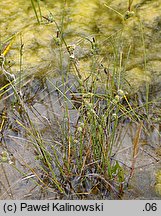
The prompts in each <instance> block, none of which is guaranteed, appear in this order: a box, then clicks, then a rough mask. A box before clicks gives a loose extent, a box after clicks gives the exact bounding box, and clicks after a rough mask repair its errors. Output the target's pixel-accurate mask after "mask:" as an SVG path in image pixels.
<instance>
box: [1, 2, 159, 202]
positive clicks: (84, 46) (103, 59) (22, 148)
mask: <svg viewBox="0 0 161 216" xmlns="http://www.w3.org/2000/svg"><path fill="white" fill-rule="evenodd" d="M127 2H128V1H126V0H122V1H121V0H116V1H110V0H109V1H104V0H91V1H90V0H83V1H81V3H80V1H78V0H73V1H71V0H70V1H68V0H67V1H63V0H62V1H60V0H58V1H52V0H46V1H40V7H41V12H42V15H43V17H42V20H41V19H40V16H39V14H38V16H39V19H40V21H41V22H42V24H41V25H40V24H38V22H37V19H36V17H35V14H34V11H33V8H32V6H31V2H30V1H23V0H12V1H11V0H1V2H0V12H1V17H0V42H1V43H2V45H3V46H2V52H3V50H5V47H6V46H7V45H8V44H9V43H10V47H9V49H8V51H7V54H6V62H7V66H8V71H10V73H14V74H16V76H17V77H19V76H20V75H21V76H22V77H25V78H24V81H23V82H24V83H25V82H28V81H26V80H29V82H28V83H29V85H27V87H26V90H24V92H25V94H24V97H26V101H27V100H28V96H30V98H32V99H31V100H32V102H31V101H30V100H28V101H27V106H26V110H27V113H28V114H29V116H30V118H31V119H32V120H33V121H34V122H35V125H36V126H37V127H38V128H39V130H40V131H41V133H42V134H43V135H44V139H45V140H46V142H48V143H50V142H53V137H52V136H53V133H54V131H56V133H55V134H54V136H55V139H56V141H57V142H58V140H59V136H58V137H57V134H58V133H57V131H58V125H57V123H56V122H59V121H60V122H61V121H62V119H63V115H64V109H63V106H62V103H63V102H62V101H63V100H62V101H60V95H58V93H57V92H56V91H55V90H53V86H57V83H61V80H60V78H59V76H60V75H62V74H67V73H69V72H71V73H72V72H73V70H72V69H71V68H70V60H71V56H70V55H69V53H68V52H67V49H66V47H65V46H64V45H62V44H60V43H61V41H60V35H61V34H63V38H64V40H65V41H66V44H67V45H70V46H72V47H74V52H73V55H74V56H73V58H74V59H75V60H76V61H77V64H78V67H79V71H80V73H81V75H82V76H83V77H87V76H88V75H89V74H90V73H91V71H90V65H91V49H92V44H93V43H94V44H95V45H96V48H97V49H96V51H97V52H98V60H97V61H98V64H99V65H103V66H104V67H106V68H108V70H109V72H110V73H111V74H112V73H113V70H114V68H115V71H116V72H117V73H120V74H121V79H122V80H121V81H122V83H123V86H124V88H125V89H126V91H130V93H131V92H137V91H138V89H141V90H142V89H144V84H145V83H146V82H147V83H148V84H150V92H151V99H156V98H157V99H158V98H160V97H161V85H160V83H161V72H160V68H161V54H160V49H161V18H160V17H161V11H160V7H161V4H160V2H159V1H157V0H156V1H155V0H153V1H146V0H136V1H134V3H133V5H132V9H131V10H132V11H134V15H133V16H132V17H131V18H128V19H126V16H127V15H126V12H127V10H128V3H127ZM35 6H36V9H37V11H38V6H37V4H36V3H35ZM11 37H12V39H11V40H7V39H9V38H11ZM32 75H34V76H37V77H44V76H45V77H50V79H51V80H52V83H53V85H51V83H50V82H47V83H45V86H43V85H44V83H43V84H41V83H40V82H39V81H36V79H35V80H34V79H33V77H32ZM26 77H27V79H26ZM55 77H56V78H55ZM73 79H74V78H71V83H73ZM127 83H128V84H127ZM41 85H42V86H41ZM0 86H1V85H0ZM39 87H40V88H39ZM24 88H25V87H24ZM39 91H40V93H37V92H39ZM144 92H145V91H144V90H142V94H144ZM139 95H140V94H139ZM67 96H69V95H67ZM6 103H7V102H6ZM30 103H32V104H30ZM31 105H32V106H31ZM1 106H2V108H1V109H0V111H2V110H3V108H4V106H3V105H0V107H1ZM69 106H70V105H69ZM158 106H159V105H158ZM31 107H32V109H31ZM12 109H14V108H13V107H12ZM70 112H71V113H70V116H71V123H72V124H74V122H75V121H76V120H77V117H78V113H77V111H76V110H72V109H71V111H70ZM9 113H10V114H9V115H10V117H8V119H10V122H9V123H8V122H6V124H9V126H8V125H7V126H6V128H7V129H6V130H5V137H3V136H1V143H2V145H1V146H0V148H1V152H4V151H5V150H7V152H8V154H9V155H8V156H7V157H8V159H7V161H6V162H5V163H2V164H1V173H2V174H1V179H0V181H1V187H0V189H1V191H0V197H1V199H9V198H11V199H13V198H14V199H24V198H29V199H30V198H31V199H34V198H37V199H39V198H44V197H43V196H45V198H51V197H52V198H53V199H54V198H56V195H55V193H54V192H53V191H50V190H49V191H48V190H47V191H48V192H47V194H46V195H44V194H43V193H42V194H43V195H42V197H41V193H40V190H39V189H37V187H36V188H35V183H34V178H35V176H36V175H39V174H41V170H39V171H38V173H37V172H36V173H35V176H31V177H30V173H33V170H34V169H36V170H38V167H39V164H38V163H36V160H35V152H34V150H33V149H31V148H30V141H29V140H28V139H27V138H26V135H25V130H24V131H22V129H20V125H18V124H15V119H18V118H19V114H18V113H17V115H16V113H15V112H13V110H10V112H9ZM13 113H14V114H13ZM51 126H52V128H51ZM130 127H131V126H129V128H130ZM8 128H9V129H8ZM132 128H133V127H132ZM154 128H156V131H157V132H158V131H160V129H159V128H158V125H156V126H154ZM51 131H52V134H51ZM156 131H155V130H154V131H153V132H152V133H151V134H150V135H148V136H147V137H148V138H146V139H147V140H146V143H147V145H143V147H142V146H141V147H140V152H139V154H140V155H139V159H138V163H139V164H137V166H138V168H137V169H136V174H135V175H134V178H133V184H132V185H133V188H132V189H131V191H128V192H127V193H125V199H137V198H138V199H139V198H143V199H146V198H147V199H155V198H157V195H156V193H155V190H154V185H155V171H157V169H159V167H160V164H159V161H160V155H156V149H159V148H160V144H161V141H160V136H159V134H158V133H157V132H156ZM122 133H123V132H122ZM133 137H134V134H133V132H132V131H129V132H128V133H127V135H126V137H124V139H121V140H122V143H123V147H124V148H123V151H121V152H120V153H118V155H117V158H116V159H118V160H121V161H124V160H123V158H124V155H126V161H124V163H125V165H126V166H127V167H128V166H130V157H131V152H132V138H133ZM144 141H145V139H144ZM149 144H150V145H149ZM158 152H159V150H158ZM10 153H11V155H10ZM1 154H2V153H1ZM12 154H13V156H12ZM1 157H3V154H2V155H1ZM14 157H15V158H16V162H15V163H16V167H17V168H18V169H19V170H22V172H23V173H24V174H25V175H24V176H26V175H27V178H26V179H23V178H22V173H18V172H17V171H15V170H14V169H12V168H11V166H10V165H9V164H8V163H9V162H10V163H12V166H14ZM22 158H23V160H22ZM147 164H149V166H147ZM144 165H145V167H144ZM31 167H32V169H31ZM147 176H148V177H147ZM11 179H12V181H10V180H11ZM31 179H32V180H33V182H32V181H29V180H31ZM6 188H8V189H6ZM26 188H27V191H26ZM42 190H43V189H42ZM34 194H35V195H34Z"/></svg>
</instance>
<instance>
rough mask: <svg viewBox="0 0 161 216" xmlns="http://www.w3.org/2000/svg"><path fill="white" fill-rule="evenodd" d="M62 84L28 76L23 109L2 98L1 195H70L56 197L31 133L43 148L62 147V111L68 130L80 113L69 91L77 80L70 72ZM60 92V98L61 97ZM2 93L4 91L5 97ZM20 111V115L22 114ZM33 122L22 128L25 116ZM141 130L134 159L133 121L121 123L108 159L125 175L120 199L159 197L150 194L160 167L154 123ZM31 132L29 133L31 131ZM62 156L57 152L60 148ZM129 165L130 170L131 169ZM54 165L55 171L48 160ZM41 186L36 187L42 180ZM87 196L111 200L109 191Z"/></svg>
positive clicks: (159, 142) (159, 141) (159, 144)
mask: <svg viewBox="0 0 161 216" xmlns="http://www.w3.org/2000/svg"><path fill="white" fill-rule="evenodd" d="M65 83H67V85H63V84H62V80H61V79H60V78H53V79H44V80H40V79H36V78H31V79H30V80H29V81H28V84H27V85H26V86H24V88H23V89H22V97H23V101H24V107H23V110H22V107H21V106H20V105H19V104H18V102H17V103H15V101H14V100H16V99H15V98H14V97H13V95H12V96H10V97H8V98H7V99H5V100H4V106H2V107H1V115H2V116H4V118H1V119H2V120H1V121H3V124H2V123H1V134H0V141H1V142H0V160H1V164H0V166H1V169H0V199H74V198H75V197H74V196H66V197H63V196H62V197H61V196H60V195H58V193H57V192H56V191H55V190H54V189H53V188H52V186H50V182H48V180H46V179H45V178H46V176H47V173H46V172H45V171H44V170H43V168H44V169H45V167H43V165H42V164H41V163H40V161H39V155H38V152H36V150H35V149H36V147H35V146H36V145H38V141H37V140H36V139H35V137H34V128H36V129H37V131H38V132H39V135H41V136H42V139H43V143H44V144H45V145H47V146H48V150H49V152H50V150H51V149H52V146H53V145H54V146H59V147H60V145H61V139H62V134H61V127H60V126H62V125H63V123H64V121H65V117H64V115H65V109H66V106H68V108H69V116H70V125H71V130H72V131H74V126H75V124H76V122H77V120H78V117H79V111H78V110H77V109H74V108H73V105H72V103H71V91H75V89H76V86H77V83H76V82H75V79H74V76H70V77H68V79H67V80H66V82H65ZM64 95H65V96H64ZM6 97H7V95H6ZM24 111H25V115H23V113H22V112H24ZM28 116H29V119H30V121H32V122H33V124H34V127H33V129H32V130H30V129H29V128H27V125H28V123H29V122H28V121H29V119H28V118H27V117H28ZM147 128H148V129H146V130H145V131H144V132H142V133H141V136H140V141H139V146H138V153H137V157H136V160H135V163H134V162H133V143H134V140H135V139H136V131H137V129H138V125H136V124H134V123H131V122H130V121H129V122H125V123H120V130H118V133H119V140H118V142H117V143H118V144H117V146H116V148H114V149H113V156H112V160H117V161H118V162H119V163H120V164H121V165H122V167H123V168H124V170H125V174H127V176H129V173H130V172H131V176H130V179H128V180H127V179H126V181H127V182H128V187H127V185H126V184H125V185H126V186H125V189H124V194H123V196H122V199H160V197H159V195H158V194H157V193H156V192H155V183H156V182H155V175H156V172H157V171H158V170H159V169H160V167H161V163H160V161H161V153H160V150H159V149H160V148H161V137H160V126H159V124H158V123H156V124H152V125H150V124H149V126H148V127H147ZM31 131H32V132H31ZM60 154H61V152H60ZM132 166H133V170H132ZM53 169H54V171H55V173H57V170H56V167H55V164H54V162H53ZM42 180H43V181H44V182H45V180H46V185H44V184H43V186H41V185H42V184H41V181H42ZM87 198H88V199H102V198H103V199H115V198H116V197H113V196H110V195H109V194H108V193H107V195H106V196H105V197H102V196H100V194H95V195H91V196H88V197H87Z"/></svg>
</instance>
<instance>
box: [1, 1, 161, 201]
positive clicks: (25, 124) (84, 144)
mask: <svg viewBox="0 0 161 216" xmlns="http://www.w3.org/2000/svg"><path fill="white" fill-rule="evenodd" d="M49 2H50V1H49ZM56 2H57V1H56ZM94 2H95V1H94ZM110 3H111V2H110V1H105V3H103V1H96V5H97V4H98V5H99V7H101V8H103V11H108V13H109V14H108V15H107V16H108V17H109V16H110V14H112V17H113V18H114V19H115V20H119V22H121V24H120V26H121V28H119V29H117V28H118V27H117V28H116V29H115V32H114V33H111V34H110V35H109V36H108V37H107V35H104V36H103V37H102V35H103V34H104V33H103V30H102V29H104V28H105V27H104V26H102V29H101V27H99V28H100V29H98V26H96V25H92V24H91V23H89V25H91V26H92V28H93V31H95V33H94V34H91V35H88V34H87V32H86V33H83V34H80V35H79V34H78V33H77V34H76V35H75V37H74V36H73V35H72V34H71V32H70V31H68V28H67V27H66V26H67V23H68V22H69V21H70V19H69V17H70V16H69V15H70V13H69V14H68V7H67V5H68V1H62V3H61V5H63V6H64V7H62V8H61V13H60V14H61V16H60V17H59V20H57V19H56V18H55V15H54V13H53V12H51V11H48V13H47V14H46V13H44V10H43V6H44V4H45V3H43V1H39V0H37V1H34V0H31V2H30V7H31V9H32V14H33V15H35V18H34V23H32V28H33V26H34V27H35V28H37V29H38V30H37V32H36V33H35V35H36V37H37V38H36V39H35V38H34V40H35V41H36V42H35V43H32V45H33V46H35V47H31V48H30V50H29V53H26V50H25V49H26V48H25V46H28V47H30V45H28V44H27V43H28V42H27V40H26V39H24V38H25V34H28V31H29V32H30V30H31V29H30V28H29V29H27V28H26V29H25V27H24V29H22V30H21V31H19V32H16V33H14V34H13V36H8V38H7V39H6V37H5V39H4V38H2V39H1V44H0V51H1V52H0V67H1V69H0V72H1V83H0V102H1V104H0V112H1V116H0V134H1V136H0V139H1V146H0V147H1V150H0V151H1V153H0V162H1V168H2V171H3V173H4V178H5V179H7V185H8V186H7V187H8V188H6V185H5V184H2V187H3V194H2V198H3V196H4V197H5V196H6V194H7V195H8V196H9V197H10V198H13V199H14V193H13V192H12V185H10V184H11V183H10V182H9V180H8V177H7V176H8V173H6V171H4V170H5V169H4V165H6V164H9V166H11V167H12V168H13V169H15V170H16V171H17V172H18V173H20V175H21V179H20V181H31V182H33V183H34V186H33V185H32V186H33V187H32V189H31V190H30V192H29V193H28V194H24V197H23V198H26V197H29V198H35V197H34V195H33V191H34V190H35V188H40V189H41V190H42V191H43V195H44V193H45V192H47V193H49V195H48V196H47V198H49V199H51V198H53V199H55V198H58V199H122V198H123V197H124V193H125V192H126V191H127V190H128V188H129V185H130V181H131V179H132V177H133V175H134V173H135V170H136V164H137V163H138V164H139V165H140V167H139V166H138V167H139V168H140V169H143V168H144V167H146V166H147V165H148V164H146V165H145V164H144V165H142V164H141V163H140V162H137V160H138V156H139V152H140V149H141V150H142V152H146V149H145V150H144V149H143V146H146V145H148V143H146V142H148V141H147V140H148V139H150V138H151V137H152V133H153V131H155V135H156V134H157V137H158V141H157V142H158V143H156V145H155V146H153V148H155V150H157V152H159V149H160V148H161V147H160V146H159V144H160V129H161V128H160V120H161V111H160V105H161V101H160V100H161V96H160V93H161V92H159V91H160V90H158V88H159V87H158V86H157V84H158V83H157V82H156V80H155V84H154V83H151V82H150V79H151V78H150V75H149V72H147V71H148V70H149V68H150V66H151V64H149V62H151V60H153V59H154V56H152V55H148V53H147V50H148V49H149V48H147V47H146V46H147V44H146V43H147V38H146V37H147V35H145V33H144V27H143V23H142V20H141V16H139V15H138V14H136V11H135V10H136V9H137V7H138V8H139V7H141V3H140V5H139V3H138V4H137V5H135V7H134V6H133V4H134V1H131V0H129V1H126V4H125V6H124V7H123V8H125V10H124V11H123V12H122V11H121V12H120V11H119V10H117V9H115V8H114V7H113V6H112V5H111V4H110ZM142 3H143V1H142ZM49 4H50V3H49ZM90 4H91V6H92V3H90ZM41 5H43V6H41ZM82 7H83V6H82ZM106 13H107V12H106ZM103 15H104V14H103ZM75 16H76V15H75ZM104 19H105V18H104ZM4 22H5V21H4ZM98 22H100V21H98ZM102 25H103V24H102ZM46 26H47V27H46ZM48 26H49V29H47V28H48ZM51 26H52V28H51ZM133 27H135V30H136V34H135V33H134V31H133V29H132V28H133ZM50 28H51V29H54V35H53V33H50V36H51V35H52V37H50V43H49V44H47V43H45V42H44V41H43V38H41V39H39V33H40V32H42V31H44V29H47V32H50V30H51V29H50ZM69 28H70V27H69ZM110 28H111V27H109V29H110ZM112 28H115V26H113V27H112ZM71 29H72V27H71ZM23 31H24V32H23ZM72 31H73V30H72ZM82 31H83V30H82ZM101 31H102V32H101ZM127 32H130V33H129V35H131V34H133V33H134V34H135V35H133V36H134V37H133V36H132V37H133V38H132V37H131V38H130V40H127V37H128V36H129V35H127V34H126V33H127ZM138 33H139V35H137V34H138ZM35 35H34V36H35ZM45 36H46V35H45ZM29 38H31V39H32V37H31V35H29ZM51 38H52V39H51ZM135 38H137V42H135ZM25 40H26V44H27V45H26V44H25ZM38 40H40V41H41V43H42V44H41V46H40V45H39V44H38ZM44 40H45V38H44ZM72 40H73V41H72ZM15 41H19V43H18V44H19V45H15V47H14V44H16V42H15ZM42 41H43V42H42ZM47 41H48V42H49V39H48V38H47ZM138 41H139V42H138ZM136 43H139V46H136ZM107 45H108V47H107ZM46 46H48V47H49V48H47V54H45V53H43V48H44V50H45V49H46ZM50 46H51V47H50ZM12 47H14V48H12ZM14 49H16V52H17V50H18V60H16V61H15V65H14V64H13V65H12V64H11V62H10V61H9V59H10V57H13V53H14ZM37 50H38V51H37ZM10 53H11V54H10ZM29 54H30V55H31V58H32V54H33V59H36V60H37V58H38V57H40V56H41V58H40V59H39V60H38V62H39V65H38V67H37V69H36V66H35V65H32V62H33V60H31V62H29V63H28V62H27V60H26V59H25V56H26V58H28V55H29ZM16 55H17V54H16ZM36 55H37V56H36ZM136 55H137V56H136ZM139 55H140V56H141V58H139ZM131 56H132V57H131ZM135 56H136V57H135ZM50 57H51V58H52V59H50ZM133 57H134V58H135V59H136V61H135V62H134V63H132V62H133V60H134V58H133ZM149 58H150V60H149ZM140 59H141V61H140ZM25 60H26V62H27V64H26V63H25ZM155 60H156V61H159V57H158V56H156V59H155ZM41 61H44V62H45V63H44V65H42V62H41ZM25 64H26V65H25ZM132 64H133V65H132ZM24 65H25V67H24ZM29 69H30V70H31V71H32V72H30V73H28V71H29ZM25 70H26V71H25ZM44 71H45V72H44ZM53 73H54V74H53ZM132 73H133V74H132ZM56 75H57V76H56ZM130 75H131V76H130ZM135 76H136V77H135ZM134 77H135V78H134ZM139 78H140V80H141V81H138V80H139ZM2 80H3V81H2ZM151 80H152V81H153V79H151ZM133 81H134V82H133ZM137 81H138V82H139V83H137ZM153 88H155V89H156V90H157V93H156V92H155V91H153ZM129 131H131V132H132V134H133V136H132V143H128V145H129V147H127V146H126V147H123V144H124V141H125V139H124V138H125V137H126V136H127V134H128V133H129ZM147 137H148V138H147ZM141 142H144V144H140V143H141ZM9 144H11V145H10V147H9V146H8V145H9ZM141 145H142V147H141ZM129 148H130V150H131V151H130V153H129V155H130V159H129V161H128V162H127V163H126V156H124V154H126V150H127V149H129ZM26 152H28V153H27V159H26V158H25V157H26V156H25V154H26ZM121 152H122V155H123V156H122V157H123V159H125V161H124V160H123V159H122V158H121V159H120V158H119V156H118V155H119V154H120V153H121ZM21 154H22V155H21ZM149 154H150V153H147V155H149ZM23 155H24V156H23ZM150 157H151V158H152V159H153V161H152V164H154V163H158V162H159V157H160V155H159V153H158V156H154V155H153V154H150ZM146 162H147V161H146ZM1 175H2V174H1ZM156 191H157V192H158V194H160V191H161V189H160V182H159V172H158V174H157V181H156ZM50 193H51V194H50ZM40 194H41V193H40ZM42 198H43V197H42Z"/></svg>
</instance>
